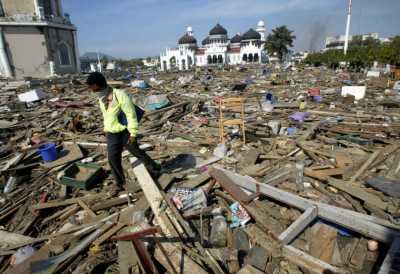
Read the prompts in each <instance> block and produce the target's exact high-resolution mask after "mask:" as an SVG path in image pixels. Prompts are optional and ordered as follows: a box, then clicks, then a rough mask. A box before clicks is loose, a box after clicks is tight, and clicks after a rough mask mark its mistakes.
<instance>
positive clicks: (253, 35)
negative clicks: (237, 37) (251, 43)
mask: <svg viewBox="0 0 400 274" xmlns="http://www.w3.org/2000/svg"><path fill="white" fill-rule="evenodd" d="M260 39H261V34H259V33H258V32H257V31H255V30H254V29H249V30H248V31H247V32H246V33H245V34H243V39H242V40H260Z"/></svg>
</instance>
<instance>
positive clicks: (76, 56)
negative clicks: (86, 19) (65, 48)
mask: <svg viewBox="0 0 400 274" xmlns="http://www.w3.org/2000/svg"><path fill="white" fill-rule="evenodd" d="M72 35H73V36H74V50H75V51H74V54H75V63H76V71H77V72H78V73H81V59H80V55H79V47H78V34H77V32H76V31H75V30H74V31H72Z"/></svg>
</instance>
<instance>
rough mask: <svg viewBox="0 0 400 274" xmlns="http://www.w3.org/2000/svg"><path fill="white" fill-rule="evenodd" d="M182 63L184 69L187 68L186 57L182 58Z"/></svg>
mask: <svg viewBox="0 0 400 274" xmlns="http://www.w3.org/2000/svg"><path fill="white" fill-rule="evenodd" d="M181 64H182V70H186V60H185V59H182V61H181Z"/></svg>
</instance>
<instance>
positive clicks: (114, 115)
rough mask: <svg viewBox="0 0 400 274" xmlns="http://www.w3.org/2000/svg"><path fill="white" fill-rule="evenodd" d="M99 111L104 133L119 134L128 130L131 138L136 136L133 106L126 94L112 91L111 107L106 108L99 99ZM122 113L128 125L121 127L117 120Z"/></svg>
mask: <svg viewBox="0 0 400 274" xmlns="http://www.w3.org/2000/svg"><path fill="white" fill-rule="evenodd" d="M99 104H100V109H101V112H102V113H103V120H104V131H105V132H109V133H119V132H122V131H124V130H125V129H128V131H129V133H130V134H131V136H136V134H137V132H138V127H139V126H138V121H137V118H136V112H135V105H134V104H133V102H132V100H131V98H130V97H129V96H128V94H127V93H126V92H125V91H123V90H119V89H113V100H112V102H111V105H109V106H108V108H106V106H105V105H104V103H103V101H102V99H101V98H100V99H99ZM121 111H123V112H124V113H125V116H126V120H127V121H128V125H127V126H125V125H122V124H121V123H120V122H119V120H118V115H119V114H120V112H121Z"/></svg>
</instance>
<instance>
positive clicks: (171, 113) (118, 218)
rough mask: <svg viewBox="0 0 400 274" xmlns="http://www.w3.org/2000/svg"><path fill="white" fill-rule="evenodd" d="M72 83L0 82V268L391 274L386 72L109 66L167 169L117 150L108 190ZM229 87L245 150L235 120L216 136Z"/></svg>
mask: <svg viewBox="0 0 400 274" xmlns="http://www.w3.org/2000/svg"><path fill="white" fill-rule="evenodd" d="M109 78H110V77H109ZM84 83H85V79H84V78H83V77H71V78H60V79H52V80H46V81H44V80H41V81H39V80H30V81H23V82H3V83H2V84H1V93H0V116H1V118H0V126H1V128H0V129H1V131H0V132H1V134H0V138H1V139H0V141H1V147H0V157H1V158H0V161H1V162H0V163H1V167H0V170H1V182H0V187H1V189H2V195H1V200H0V225H1V230H0V235H1V237H0V254H1V257H0V261H1V264H0V272H1V273H124V274H126V273H163V272H169V273H189V272H192V273H242V274H243V273H290V274H292V273H398V272H397V271H400V269H399V268H398V262H397V261H396V260H397V259H396V257H397V256H396V252H398V249H399V248H400V245H399V243H400V240H399V235H400V234H399V228H400V219H399V217H400V210H399V202H400V199H399V198H400V187H399V185H400V184H399V183H400V150H399V149H400V143H399V137H400V123H399V120H400V111H399V109H400V96H399V93H398V91H396V90H392V89H389V88H387V79H385V78H384V77H381V78H366V77H365V76H364V75H361V74H350V73H345V72H334V71H330V70H327V69H323V68H318V69H317V68H301V67H298V68H292V69H288V70H283V69H282V70H281V69H276V68H269V67H258V66H257V67H245V68H244V67H243V68H230V69H213V70H211V69H209V70H197V71H192V72H187V73H167V74H158V75H156V76H149V77H144V78H143V80H135V81H131V80H130V79H128V78H127V77H123V75H120V76H119V75H113V77H112V81H111V79H110V85H112V86H115V87H120V88H124V89H126V90H127V92H129V94H130V95H131V96H132V98H133V99H134V101H135V102H136V104H138V105H140V106H141V107H143V108H144V109H145V110H146V114H145V116H144V118H143V120H142V122H141V125H140V138H139V141H140V144H141V148H143V149H145V150H146V151H147V153H148V154H149V155H150V156H151V157H152V158H153V159H154V160H156V161H157V162H159V163H160V164H161V165H162V167H163V168H162V171H163V173H162V175H161V176H160V177H159V178H152V177H151V176H150V174H149V173H148V171H147V170H146V168H145V167H144V165H143V164H141V163H139V162H138V161H137V160H136V159H135V158H133V157H132V156H131V155H130V154H129V153H127V152H124V153H123V159H124V161H123V165H124V167H125V168H124V169H125V171H126V173H127V176H126V177H127V178H128V180H127V184H126V186H125V188H126V189H125V191H123V192H121V193H119V194H118V195H117V196H114V197H113V196H111V194H110V193H112V191H111V190H112V188H113V178H112V176H111V175H110V172H109V166H108V162H107V155H106V143H105V137H104V135H103V132H102V117H101V113H100V110H99V108H98V106H97V98H96V96H95V95H94V94H92V93H89V91H88V90H87V89H86V86H85V85H84ZM225 97H241V98H244V99H245V131H246V143H245V144H243V142H242V137H243V136H241V134H240V131H239V130H238V129H237V128H236V127H235V126H232V127H229V128H227V129H225V132H226V134H225V135H224V136H223V137H224V139H225V140H226V141H225V142H224V143H220V130H219V119H220V111H221V110H220V108H219V103H218V102H219V101H220V100H221V98H225ZM230 115H231V116H232V117H237V116H235V115H237V114H236V113H230ZM50 151H56V152H57V153H56V159H50V160H49V159H46V157H51V155H50ZM43 157H44V159H43ZM44 160H47V161H44Z"/></svg>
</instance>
